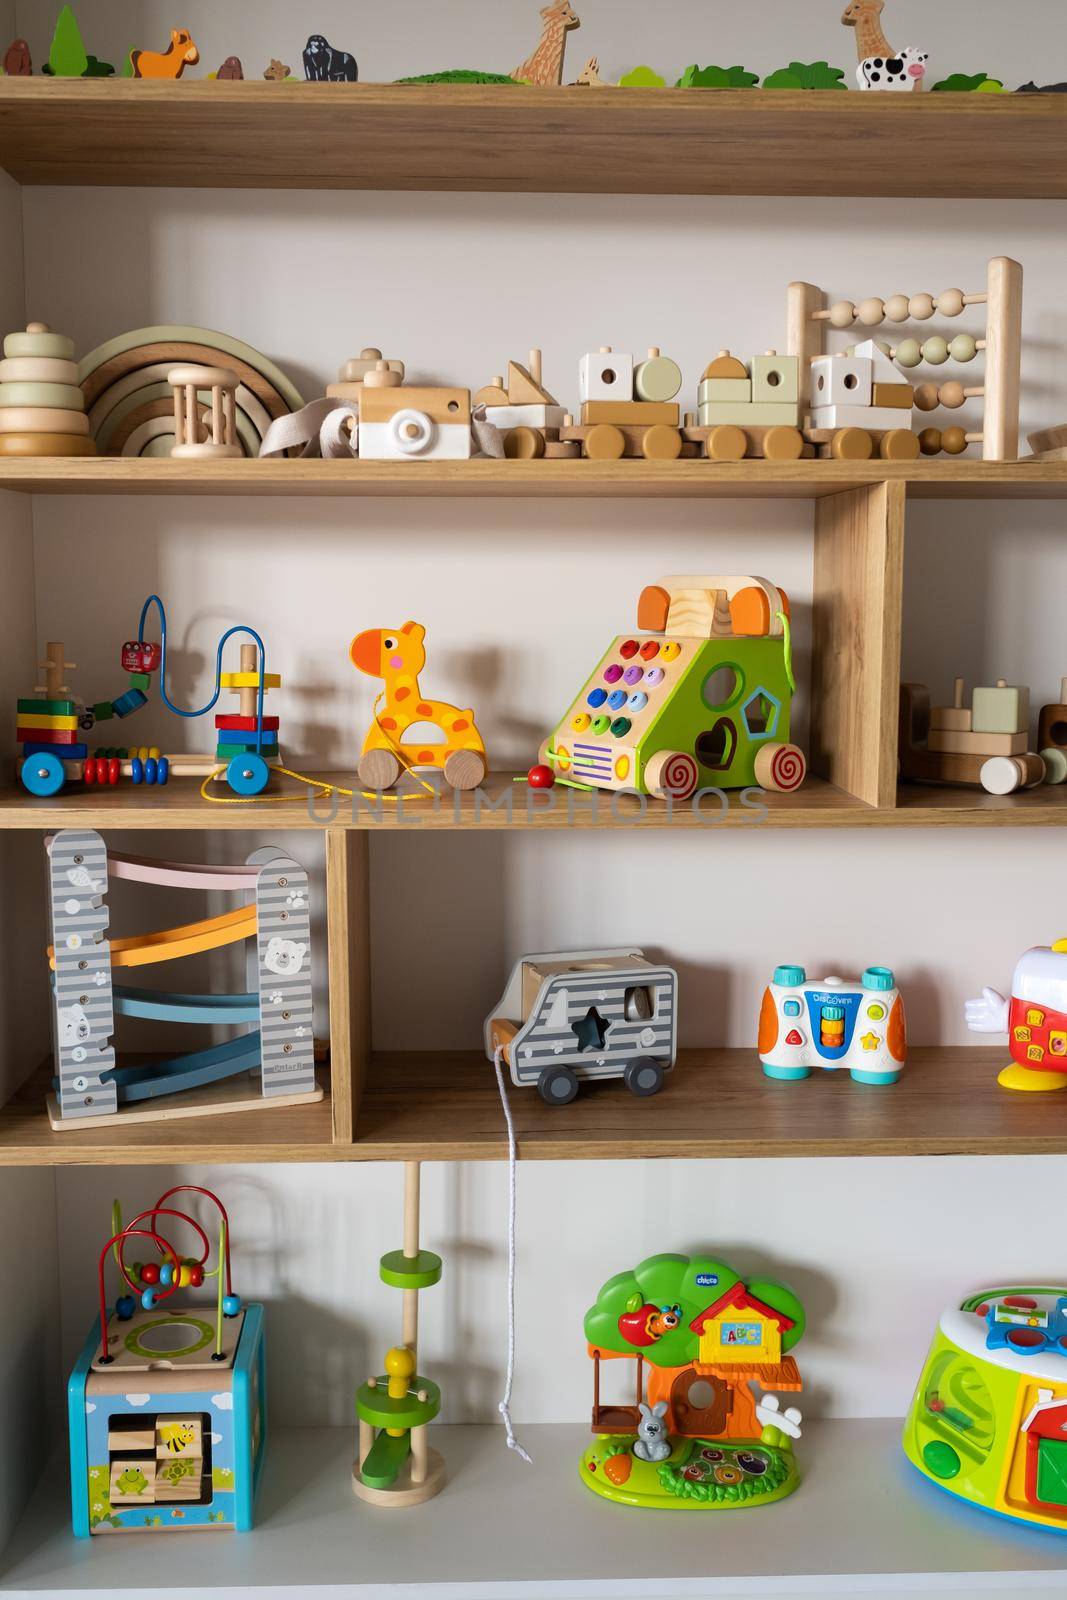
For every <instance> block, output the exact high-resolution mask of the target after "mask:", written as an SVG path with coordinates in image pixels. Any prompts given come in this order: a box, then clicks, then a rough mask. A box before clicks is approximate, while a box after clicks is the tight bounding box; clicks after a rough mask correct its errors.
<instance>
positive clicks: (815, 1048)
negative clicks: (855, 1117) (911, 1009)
mask: <svg viewBox="0 0 1067 1600" xmlns="http://www.w3.org/2000/svg"><path fill="white" fill-rule="evenodd" d="M906 1053H907V1045H906V1033H905V1023H904V1001H903V1000H902V998H901V995H900V992H899V990H898V989H897V986H896V982H895V980H894V978H893V974H892V972H891V971H890V970H889V968H888V967H868V968H867V969H866V970H865V972H864V974H863V976H862V977H861V978H860V980H859V982H858V983H853V982H851V981H849V980H848V979H845V978H824V979H823V981H822V982H821V983H809V982H808V979H807V974H806V972H805V971H804V968H803V967H797V966H792V965H788V966H780V967H775V969H774V977H773V978H772V980H771V982H770V984H769V986H768V987H767V988H766V989H764V991H763V1004H762V1006H761V1008H760V1018H759V1058H760V1061H761V1062H762V1063H763V1071H764V1073H765V1074H766V1076H767V1077H768V1078H783V1079H790V1078H807V1077H809V1076H810V1074H811V1069H812V1067H823V1068H826V1069H829V1070H831V1071H833V1070H838V1071H842V1072H848V1074H849V1076H850V1077H851V1078H852V1079H853V1080H854V1081H855V1082H856V1083H896V1081H897V1079H898V1078H899V1077H900V1074H901V1071H902V1069H903V1066H904V1062H905V1059H906Z"/></svg>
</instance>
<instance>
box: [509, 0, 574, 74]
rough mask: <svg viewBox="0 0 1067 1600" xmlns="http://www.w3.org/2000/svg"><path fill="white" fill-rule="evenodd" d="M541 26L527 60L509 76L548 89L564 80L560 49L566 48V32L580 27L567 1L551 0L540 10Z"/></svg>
mask: <svg viewBox="0 0 1067 1600" xmlns="http://www.w3.org/2000/svg"><path fill="white" fill-rule="evenodd" d="M541 18H542V21H543V22H544V27H543V29H542V30H541V42H540V44H539V45H538V46H537V49H536V50H535V51H534V53H533V55H532V56H530V58H529V60H527V61H524V62H523V64H522V66H521V67H516V68H515V71H514V72H513V73H512V74H511V76H512V77H513V78H514V79H515V81H516V83H531V84H533V85H534V86H535V87H536V88H538V89H548V88H551V86H552V85H553V84H561V83H562V82H563V52H564V51H565V50H566V48H567V35H568V33H569V32H570V30H571V29H572V28H580V27H581V25H582V24H581V20H580V18H578V17H576V16H575V14H574V12H573V11H572V10H571V4H570V0H554V4H552V5H548V6H544V7H543V8H542V10H541Z"/></svg>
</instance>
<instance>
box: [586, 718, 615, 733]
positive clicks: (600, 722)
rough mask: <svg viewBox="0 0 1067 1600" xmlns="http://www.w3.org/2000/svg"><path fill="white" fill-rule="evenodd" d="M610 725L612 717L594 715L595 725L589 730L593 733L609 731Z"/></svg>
mask: <svg viewBox="0 0 1067 1600" xmlns="http://www.w3.org/2000/svg"><path fill="white" fill-rule="evenodd" d="M610 727H611V718H610V717H603V716H601V717H594V718H593V726H592V728H591V729H590V730H589V731H590V732H591V733H607V731H608V729H609V728H610Z"/></svg>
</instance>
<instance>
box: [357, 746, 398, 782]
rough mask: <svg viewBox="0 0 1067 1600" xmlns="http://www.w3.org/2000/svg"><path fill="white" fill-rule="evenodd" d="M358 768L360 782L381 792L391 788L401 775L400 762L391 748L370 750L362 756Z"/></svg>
mask: <svg viewBox="0 0 1067 1600" xmlns="http://www.w3.org/2000/svg"><path fill="white" fill-rule="evenodd" d="M356 770H357V771H358V773H359V781H360V783H362V784H365V785H366V787H367V788H368V789H374V790H375V791H376V792H378V793H381V791H382V790H384V789H391V788H392V787H393V785H394V784H395V783H396V781H397V779H398V778H399V777H400V762H399V761H398V760H397V758H396V756H394V754H393V752H392V751H391V750H368V751H367V752H366V754H365V755H363V756H361V757H360V762H359V766H358V768H357V769H356Z"/></svg>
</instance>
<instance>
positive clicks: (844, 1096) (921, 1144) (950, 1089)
mask: <svg viewBox="0 0 1067 1600" xmlns="http://www.w3.org/2000/svg"><path fill="white" fill-rule="evenodd" d="M1006 1061H1007V1046H1006V1045H1005V1046H1001V1047H1000V1048H996V1047H991V1048H990V1047H984V1046H983V1047H979V1048H974V1047H969V1046H958V1047H952V1048H943V1049H937V1048H932V1047H927V1048H917V1049H915V1050H913V1051H912V1053H911V1057H910V1060H909V1062H908V1066H907V1069H906V1071H905V1073H904V1076H903V1078H902V1079H901V1080H900V1082H899V1083H897V1084H894V1085H893V1086H892V1087H889V1088H879V1087H875V1086H871V1085H867V1084H856V1083H853V1082H852V1081H851V1079H850V1078H848V1077H847V1076H846V1075H845V1074H843V1073H829V1072H825V1073H815V1074H813V1076H812V1077H811V1078H810V1079H807V1080H805V1081H804V1082H802V1083H778V1082H774V1081H772V1080H771V1079H769V1078H766V1077H764V1075H763V1073H762V1072H761V1071H760V1067H759V1062H758V1061H757V1059H756V1055H755V1051H754V1050H686V1051H683V1052H682V1053H681V1056H680V1058H679V1062H678V1065H677V1067H676V1068H675V1071H674V1074H673V1075H672V1077H671V1078H670V1079H669V1080H668V1083H667V1087H666V1088H665V1089H664V1091H663V1092H662V1093H661V1094H659V1095H657V1096H655V1097H654V1098H652V1099H648V1100H639V1099H637V1098H635V1097H634V1096H633V1095H631V1094H630V1093H629V1092H628V1090H626V1089H625V1088H624V1087H623V1085H622V1084H621V1083H617V1082H610V1083H602V1084H594V1085H586V1086H585V1087H584V1088H583V1090H582V1092H581V1094H580V1095H579V1097H578V1099H577V1100H576V1101H574V1103H573V1104H572V1105H569V1106H567V1107H565V1108H558V1107H551V1106H546V1105H545V1104H544V1102H543V1101H542V1100H541V1098H540V1096H539V1095H538V1094H537V1092H536V1090H534V1089H512V1090H511V1106H512V1111H513V1113H514V1117H515V1126H516V1131H517V1134H518V1139H519V1153H520V1156H521V1158H522V1159H523V1160H527V1161H529V1160H538V1161H573V1160H583V1161H585V1160H639V1159H644V1158H647V1157H662V1158H666V1157H676V1158H684V1159H696V1160H707V1159H719V1160H724V1159H730V1158H733V1157H745V1158H750V1157H753V1158H754V1157H763V1158H766V1157H778V1156H785V1157H798V1156H922V1155H928V1156H933V1155H941V1156H943V1155H1053V1154H1056V1155H1058V1154H1063V1153H1065V1152H1067V1118H1065V1117H1063V1116H1061V1115H1053V1116H1050V1115H1049V1105H1048V1100H1047V1098H1046V1096H1044V1095H1025V1094H1012V1093H1011V1092H1010V1091H1009V1090H1006V1089H1001V1088H1000V1086H999V1085H998V1083H997V1081H996V1074H997V1069H998V1068H999V1067H1000V1066H1003V1065H1004V1063H1005V1062H1006ZM50 1070H51V1068H50V1066H49V1065H48V1064H46V1065H45V1066H43V1067H42V1068H41V1069H40V1070H39V1071H38V1072H37V1073H36V1074H35V1075H34V1076H33V1077H32V1078H31V1080H30V1082H29V1083H28V1084H26V1085H25V1086H24V1087H23V1088H22V1089H21V1090H20V1092H19V1094H18V1095H17V1097H16V1099H15V1100H14V1101H13V1102H12V1103H11V1104H10V1105H8V1106H6V1107H5V1108H4V1109H3V1110H0V1166H71V1165H75V1166H77V1165H83V1164H87V1165H112V1166H138V1165H140V1166H143V1165H148V1164H156V1163H166V1162H172V1161H178V1160H185V1159H188V1155H189V1152H190V1150H194V1149H195V1151H196V1158H197V1160H198V1161H202V1162H206V1163H209V1164H210V1163H212V1162H246V1163H252V1162H268V1161H408V1160H419V1161H499V1160H502V1159H503V1158H504V1156H505V1155H506V1153H507V1143H506V1140H505V1137H504V1121H503V1115H502V1113H501V1108H500V1100H499V1097H498V1095H497V1088H496V1079H495V1077H494V1075H493V1069H492V1066H491V1065H490V1063H489V1062H488V1061H487V1060H486V1059H485V1058H484V1056H482V1055H481V1054H480V1053H476V1052H470V1051H461V1052H455V1053H447V1052H446V1053H440V1054H426V1053H416V1052H410V1053H405V1054H388V1055H383V1054H377V1055H373V1056H372V1057H371V1060H370V1065H369V1071H368V1075H367V1080H366V1084H365V1087H364V1091H363V1098H362V1102H361V1104H360V1105H359V1107H358V1109H357V1112H356V1137H355V1141H354V1143H352V1144H343V1143H337V1144H334V1143H331V1135H330V1112H329V1103H328V1102H323V1103H322V1104H320V1105H310V1106H302V1107H298V1108H296V1109H295V1110H293V1111H290V1112H286V1113H284V1114H283V1113H279V1112H272V1111H256V1112H247V1113H240V1114H238V1115H234V1116H228V1117H205V1118H201V1119H196V1118H189V1119H188V1120H185V1121H181V1122H171V1123H166V1122H164V1123H142V1124H139V1125H138V1126H137V1127H131V1128H127V1129H122V1128H119V1129H116V1128H114V1127H102V1128H95V1129H94V1128H91V1127H87V1128H85V1129H80V1130H77V1131H76V1132H72V1133H53V1132H52V1131H51V1129H50V1128H49V1126H48V1119H47V1117H46V1115H45V1112H44V1094H45V1086H46V1083H47V1079H48V1075H49V1073H50Z"/></svg>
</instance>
